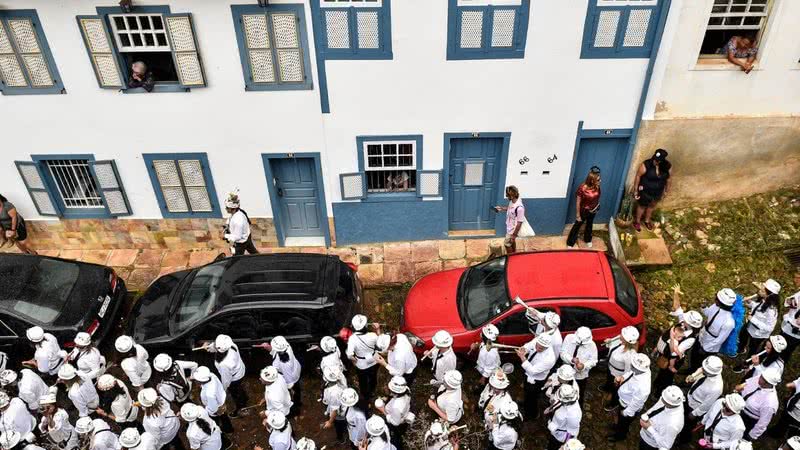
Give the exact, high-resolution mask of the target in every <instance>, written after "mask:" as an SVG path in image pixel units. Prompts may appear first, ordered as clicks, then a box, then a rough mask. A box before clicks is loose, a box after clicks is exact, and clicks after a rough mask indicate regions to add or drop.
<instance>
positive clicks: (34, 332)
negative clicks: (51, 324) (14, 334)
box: [25, 327, 44, 343]
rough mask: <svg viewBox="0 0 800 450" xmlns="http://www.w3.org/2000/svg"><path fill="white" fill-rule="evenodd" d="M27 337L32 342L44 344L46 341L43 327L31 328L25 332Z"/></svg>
mask: <svg viewBox="0 0 800 450" xmlns="http://www.w3.org/2000/svg"><path fill="white" fill-rule="evenodd" d="M25 335H26V336H27V337H28V340H29V341H31V342H34V343H36V342H42V341H43V340H44V330H43V329H42V327H31V328H28V329H27V330H26V331H25Z"/></svg>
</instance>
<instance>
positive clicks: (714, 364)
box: [703, 355, 722, 375]
mask: <svg viewBox="0 0 800 450" xmlns="http://www.w3.org/2000/svg"><path fill="white" fill-rule="evenodd" d="M703 371H704V372H705V373H707V374H709V375H719V374H721V373H722V360H721V359H719V356H715V355H711V356H709V357H708V358H706V359H704V360H703Z"/></svg>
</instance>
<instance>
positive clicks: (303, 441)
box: [297, 437, 324, 450]
mask: <svg viewBox="0 0 800 450" xmlns="http://www.w3.org/2000/svg"><path fill="white" fill-rule="evenodd" d="M323 448H324V446H323ZM297 450H317V444H316V443H314V441H312V440H311V439H310V438H307V437H302V438H300V439H299V440H298V441H297Z"/></svg>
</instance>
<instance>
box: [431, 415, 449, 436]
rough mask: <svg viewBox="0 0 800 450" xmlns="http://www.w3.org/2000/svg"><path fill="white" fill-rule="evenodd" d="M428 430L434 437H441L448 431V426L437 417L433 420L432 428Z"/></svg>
mask: <svg viewBox="0 0 800 450" xmlns="http://www.w3.org/2000/svg"><path fill="white" fill-rule="evenodd" d="M428 432H429V433H430V434H431V436H433V437H439V436H442V435H443V434H445V433H447V428H445V426H444V424H442V422H440V421H439V420H438V419H437V420H434V421H433V422H431V428H430V430H428Z"/></svg>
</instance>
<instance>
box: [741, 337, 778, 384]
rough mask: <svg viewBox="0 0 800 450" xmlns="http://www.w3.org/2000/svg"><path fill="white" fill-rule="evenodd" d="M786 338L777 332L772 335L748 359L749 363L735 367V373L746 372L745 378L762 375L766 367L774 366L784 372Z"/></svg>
mask: <svg viewBox="0 0 800 450" xmlns="http://www.w3.org/2000/svg"><path fill="white" fill-rule="evenodd" d="M786 346H787V344H786V338H784V337H783V336H781V335H779V334H776V335H773V336H770V337H769V339H767V340H766V341H765V342H764V347H763V348H762V349H761V351H759V352H758V353H754V354H753V355H752V356H750V358H749V359H748V360H747V365H744V364H742V365H740V366H737V367H736V368H734V370H733V371H734V372H735V373H742V372H745V375H744V380H747V379H748V378H752V377H755V376H758V375H761V372H763V371H764V369H767V368H769V367H774V368H776V369H778V371H779V372H780V373H781V374H783V370H784V368H785V366H786V363H784V362H783V351H784V350H786Z"/></svg>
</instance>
